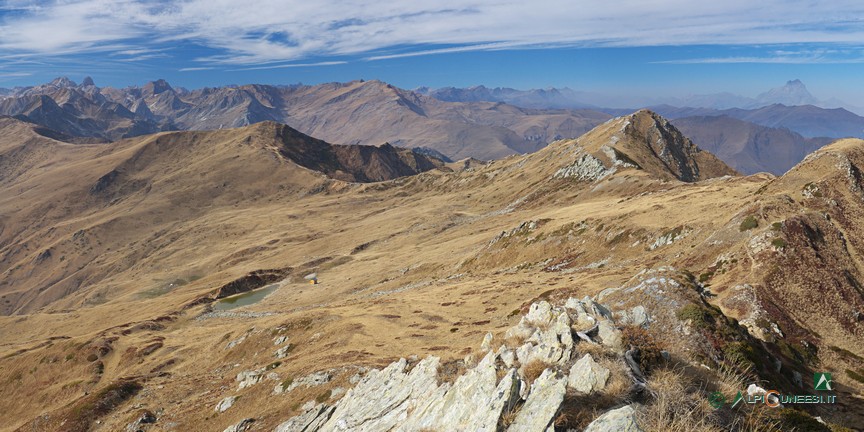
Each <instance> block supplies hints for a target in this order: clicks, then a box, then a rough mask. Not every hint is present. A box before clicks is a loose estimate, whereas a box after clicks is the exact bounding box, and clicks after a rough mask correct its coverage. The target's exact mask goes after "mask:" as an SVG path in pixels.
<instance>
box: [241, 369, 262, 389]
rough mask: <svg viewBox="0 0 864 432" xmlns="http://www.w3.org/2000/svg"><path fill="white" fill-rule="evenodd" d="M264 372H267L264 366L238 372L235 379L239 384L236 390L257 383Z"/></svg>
mask: <svg viewBox="0 0 864 432" xmlns="http://www.w3.org/2000/svg"><path fill="white" fill-rule="evenodd" d="M265 372H267V370H266V369H265V368H261V369H255V370H251V371H243V372H240V373H238V374H237V378H236V380H237V381H238V382H239V383H240V384H239V386H238V388H237V390H243V389H244V388H246V387H252V386H253V385H255V384H258V383H259V382H261V379H262V378H263V377H264V373H265Z"/></svg>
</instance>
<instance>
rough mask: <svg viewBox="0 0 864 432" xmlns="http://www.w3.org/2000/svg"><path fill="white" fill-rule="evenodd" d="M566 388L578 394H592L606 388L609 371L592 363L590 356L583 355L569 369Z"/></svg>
mask: <svg viewBox="0 0 864 432" xmlns="http://www.w3.org/2000/svg"><path fill="white" fill-rule="evenodd" d="M569 375H570V376H569V377H568V379H567V387H569V388H571V389H573V390H576V391H578V392H580V393H586V394H587V393H593V392H596V391H601V390H603V389H604V388H605V387H606V381H608V380H609V375H611V373H610V372H609V369H606V368H605V367H603V366H601V365H600V364H599V363H597V362H595V361H594V358H593V357H591V354H585V355H584V356H582V358H580V359H579V360H578V361H577V362H576V363H573V367H572V368H570V374H569Z"/></svg>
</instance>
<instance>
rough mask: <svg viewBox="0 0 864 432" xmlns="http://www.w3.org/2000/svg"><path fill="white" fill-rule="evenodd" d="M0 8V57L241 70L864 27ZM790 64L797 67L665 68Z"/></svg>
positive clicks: (676, 12)
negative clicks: (170, 54) (162, 60)
mask: <svg viewBox="0 0 864 432" xmlns="http://www.w3.org/2000/svg"><path fill="white" fill-rule="evenodd" d="M0 10H7V11H9V10H12V11H14V12H12V13H0V57H8V56H22V57H27V56H30V57H33V56H40V57H50V56H66V55H70V54H76V53H92V52H101V53H109V54H115V55H124V56H128V57H129V59H130V60H131V59H138V60H139V61H144V60H153V59H156V58H157V57H147V56H152V55H155V54H153V51H159V50H163V49H165V48H166V47H171V46H175V45H177V44H190V45H195V46H200V47H202V48H204V49H206V50H207V51H208V54H206V55H200V57H198V58H197V59H196V60H197V62H198V63H201V64H202V65H203V66H207V67H213V66H216V65H235V66H248V68H247V69H251V68H254V67H261V68H282V67H300V66H297V64H298V63H294V64H295V65H294V66H292V65H291V64H280V65H272V66H271V65H268V64H271V63H279V62H283V63H284V62H298V61H303V60H307V61H308V59H310V58H316V59H319V58H324V59H328V58H329V59H332V60H333V61H334V62H335V61H337V60H338V61H343V60H344V58H346V57H350V56H355V57H356V56H360V57H363V58H365V59H367V60H384V59H392V58H398V57H408V56H418V55H433V54H442V53H452V52H459V51H476V50H495V49H514V48H537V47H548V46H558V47H560V46H624V47H626V46H657V45H706V44H709V45H710V44H732V45H749V44H798V43H812V44H823V45H826V46H828V45H833V44H861V43H862V42H864V26H862V21H861V20H858V19H849V18H848V17H860V16H864V3H861V2H860V1H857V0H835V1H832V2H830V3H819V4H816V3H814V2H813V1H811V0H764V1H761V2H753V1H751V0H726V1H723V2H693V1H690V0H665V1H660V0H653V1H651V0H649V1H646V0H619V1H616V2H609V1H599V0H537V1H534V2H524V1H522V2H520V1H512V0H438V1H435V2H409V1H403V2H377V1H371V0H349V1H344V0H317V1H308V0H258V1H256V2H254V6H251V5H250V4H249V3H244V2H237V1H235V0H186V1H182V2H173V1H165V0H123V1H114V0H77V1H67V0H37V1H35V2H34V1H23V0H7V1H5V2H4V5H3V6H2V8H0ZM794 61H803V60H796V57H795V56H783V55H777V56H765V57H760V56H753V57H747V56H742V57H737V58H725V59H721V58H704V59H683V60H678V61H672V62H678V63H684V62H689V63H696V62H702V63H710V62H716V63H720V62H727V63H728V62H794ZM837 61H839V60H837ZM299 64H303V63H299ZM308 64H310V65H326V64H332V62H330V61H323V62H319V63H308ZM185 69H187V70H191V69H192V68H185Z"/></svg>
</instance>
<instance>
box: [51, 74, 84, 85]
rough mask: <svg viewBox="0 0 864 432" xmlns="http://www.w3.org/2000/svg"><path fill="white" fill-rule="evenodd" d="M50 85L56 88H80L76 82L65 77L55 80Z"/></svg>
mask: <svg viewBox="0 0 864 432" xmlns="http://www.w3.org/2000/svg"><path fill="white" fill-rule="evenodd" d="M50 84H51V85H53V86H55V87H77V86H78V85H77V84H75V81H72V80H70V79H69V78H67V77H65V76H61V77H57V78H54V79H53V80H52V81H51V82H50Z"/></svg>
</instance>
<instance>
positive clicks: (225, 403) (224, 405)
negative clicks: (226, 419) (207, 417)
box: [216, 396, 237, 413]
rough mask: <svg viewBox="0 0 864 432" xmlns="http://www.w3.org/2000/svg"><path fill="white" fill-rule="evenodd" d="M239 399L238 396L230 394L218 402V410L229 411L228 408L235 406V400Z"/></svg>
mask: <svg viewBox="0 0 864 432" xmlns="http://www.w3.org/2000/svg"><path fill="white" fill-rule="evenodd" d="M235 401H237V396H228V397H226V398H225V399H222V400H221V401H220V402H219V403H218V404H216V412H220V413H221V412H225V411H228V408H231V407H232V406H234V402H235Z"/></svg>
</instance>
